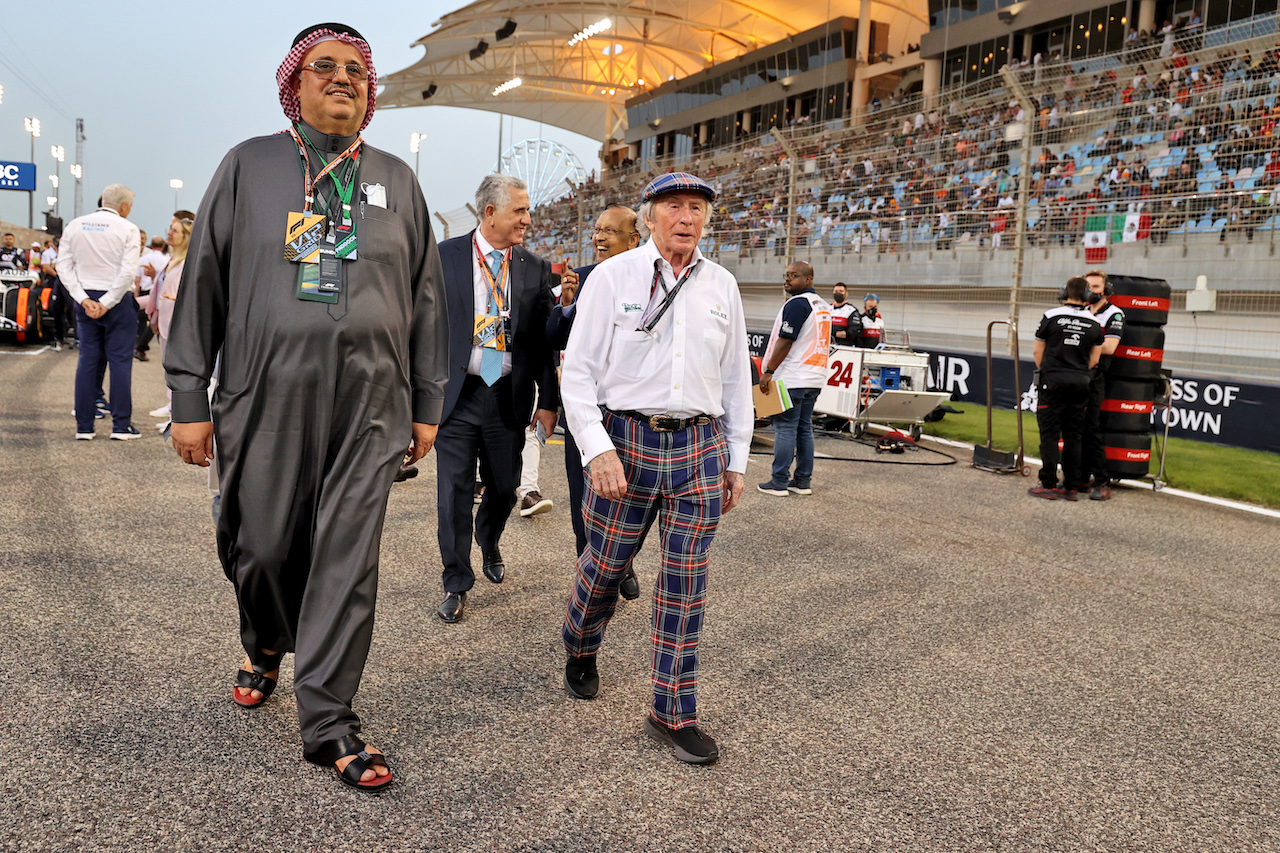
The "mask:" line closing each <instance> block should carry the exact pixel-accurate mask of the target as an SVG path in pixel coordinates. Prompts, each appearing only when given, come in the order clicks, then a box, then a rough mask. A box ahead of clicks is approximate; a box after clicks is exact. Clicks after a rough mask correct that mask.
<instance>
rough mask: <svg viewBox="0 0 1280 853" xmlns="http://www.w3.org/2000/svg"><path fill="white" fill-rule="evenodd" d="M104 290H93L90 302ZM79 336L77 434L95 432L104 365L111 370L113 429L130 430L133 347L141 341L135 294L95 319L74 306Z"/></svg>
mask: <svg viewBox="0 0 1280 853" xmlns="http://www.w3.org/2000/svg"><path fill="white" fill-rule="evenodd" d="M103 292H104V291H101V290H90V291H88V295H89V298H90V299H100V298H101V297H102V294H103ZM75 312H76V335H77V336H78V337H79V338H80V355H79V362H78V363H77V364H76V432H93V413H94V411H95V410H96V408H97V407H96V405H95V402H96V401H97V399H98V394H99V393H100V390H99V389H100V388H101V387H102V366H103V362H106V363H107V365H109V366H110V368H111V420H112V430H113V431H122V430H126V429H128V428H129V425H130V419H131V416H132V415H133V404H132V400H131V391H132V384H133V348H134V346H135V344H136V343H137V340H138V303H137V302H136V301H135V300H134V298H133V294H132V293H126V294H125V297H124V299H123V300H121V301H120V302H119V303H118V304H117V305H115V306H113V307H112V308H111V310H110V311H108V312H107V313H106V314H104V315H102V316H101V317H99V318H98V319H97V320H94V319H92V318H91V317H90V316H89V315H88V314H86V313H85V311H84V308H82V307H81V306H79V305H76V306H75Z"/></svg>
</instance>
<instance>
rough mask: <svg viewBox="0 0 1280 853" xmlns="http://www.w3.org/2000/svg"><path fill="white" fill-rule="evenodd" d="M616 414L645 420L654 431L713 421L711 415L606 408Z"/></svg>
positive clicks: (674, 430)
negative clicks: (677, 416)
mask: <svg viewBox="0 0 1280 853" xmlns="http://www.w3.org/2000/svg"><path fill="white" fill-rule="evenodd" d="M605 411H606V412H611V413H613V414H615V415H621V416H622V417H624V418H634V419H635V420H637V421H643V422H644V423H646V424H648V425H649V429H651V430H653V431H654V432H678V431H679V430H682V429H688V428H689V427H691V426H702V425H703V424H709V423H711V421H712V418H711V416H710V415H694V416H693V417H691V418H676V417H672V416H671V415H646V414H644V413H643V412H630V411H628V412H615V411H614V410H613V409H605Z"/></svg>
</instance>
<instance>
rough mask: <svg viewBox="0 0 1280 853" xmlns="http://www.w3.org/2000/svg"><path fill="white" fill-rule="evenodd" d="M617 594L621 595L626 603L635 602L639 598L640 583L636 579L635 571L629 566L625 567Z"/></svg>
mask: <svg viewBox="0 0 1280 853" xmlns="http://www.w3.org/2000/svg"><path fill="white" fill-rule="evenodd" d="M618 592H620V593H622V597H623V598H625V599H626V600H627V601H635V600H636V599H637V598H639V597H640V581H638V580H637V579H636V570H635V569H634V568H632V567H631V566H627V571H626V572H625V573H624V574H623V575H622V582H621V583H619V584H618Z"/></svg>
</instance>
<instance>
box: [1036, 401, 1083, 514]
mask: <svg viewBox="0 0 1280 853" xmlns="http://www.w3.org/2000/svg"><path fill="white" fill-rule="evenodd" d="M1088 402H1089V386H1088V384H1087V383H1086V382H1080V383H1079V384H1067V383H1057V382H1049V383H1041V385H1040V389H1039V402H1038V403H1037V405H1036V423H1037V424H1038V425H1039V427H1040V461H1041V463H1042V465H1041V468H1040V485H1042V486H1044V487H1045V488H1047V489H1052V488H1054V487H1055V486H1057V485H1058V462H1059V460H1061V462H1062V485H1063V488H1065V489H1067V490H1068V491H1080V489H1081V488H1082V487H1083V485H1084V477H1083V476H1082V474H1081V470H1080V432H1081V428H1082V427H1083V425H1084V410H1085V407H1086V406H1087V405H1088ZM1058 439H1062V453H1061V454H1059V453H1058Z"/></svg>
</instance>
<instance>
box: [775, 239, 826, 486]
mask: <svg viewBox="0 0 1280 853" xmlns="http://www.w3.org/2000/svg"><path fill="white" fill-rule="evenodd" d="M783 279H784V281H783V287H784V288H785V289H786V291H787V294H788V296H790V297H791V298H790V299H788V300H787V301H786V303H785V304H784V305H783V306H782V310H780V311H779V312H778V317H777V319H776V320H774V321H773V332H772V333H771V334H770V335H769V346H768V348H767V349H766V350H765V352H764V359H763V361H762V364H761V370H760V390H761V391H763V392H764V393H766V394H770V393H777V390H776V389H775V388H774V387H773V383H774V381H775V380H776V381H777V382H781V383H783V384H785V386H786V389H787V393H788V394H789V395H790V396H791V408H789V409H787V410H786V411H785V412H782V413H781V414H777V415H774V416H773V476H772V477H771V478H770V479H769V480H768V482H764V483H761V484H760V485H758V486H757V487H756V488H757V489H759V490H760V491H761V492H763V493H764V494H766V495H774V496H776V497H782V498H785V497H787V496H788V495H790V494H793V493H794V494H797V495H811V494H813V489H812V488H811V486H810V480H811V479H812V478H813V406H814V404H815V403H816V402H818V393H819V392H820V391H821V390H822V386H823V385H824V384H825V383H826V381H827V354H828V352H829V351H830V349H831V306H830V305H828V304H827V303H826V301H825V300H823V298H822V297H821V296H819V295H818V294H817V292H816V291H814V289H813V267H811V266H809V265H808V264H807V263H805V262H804V261H796V262H795V263H794V264H792V265H791V266H789V267H787V271H786V273H785V275H784V276H783ZM792 460H795V463H796V467H795V473H794V474H792V472H791V462H792Z"/></svg>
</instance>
